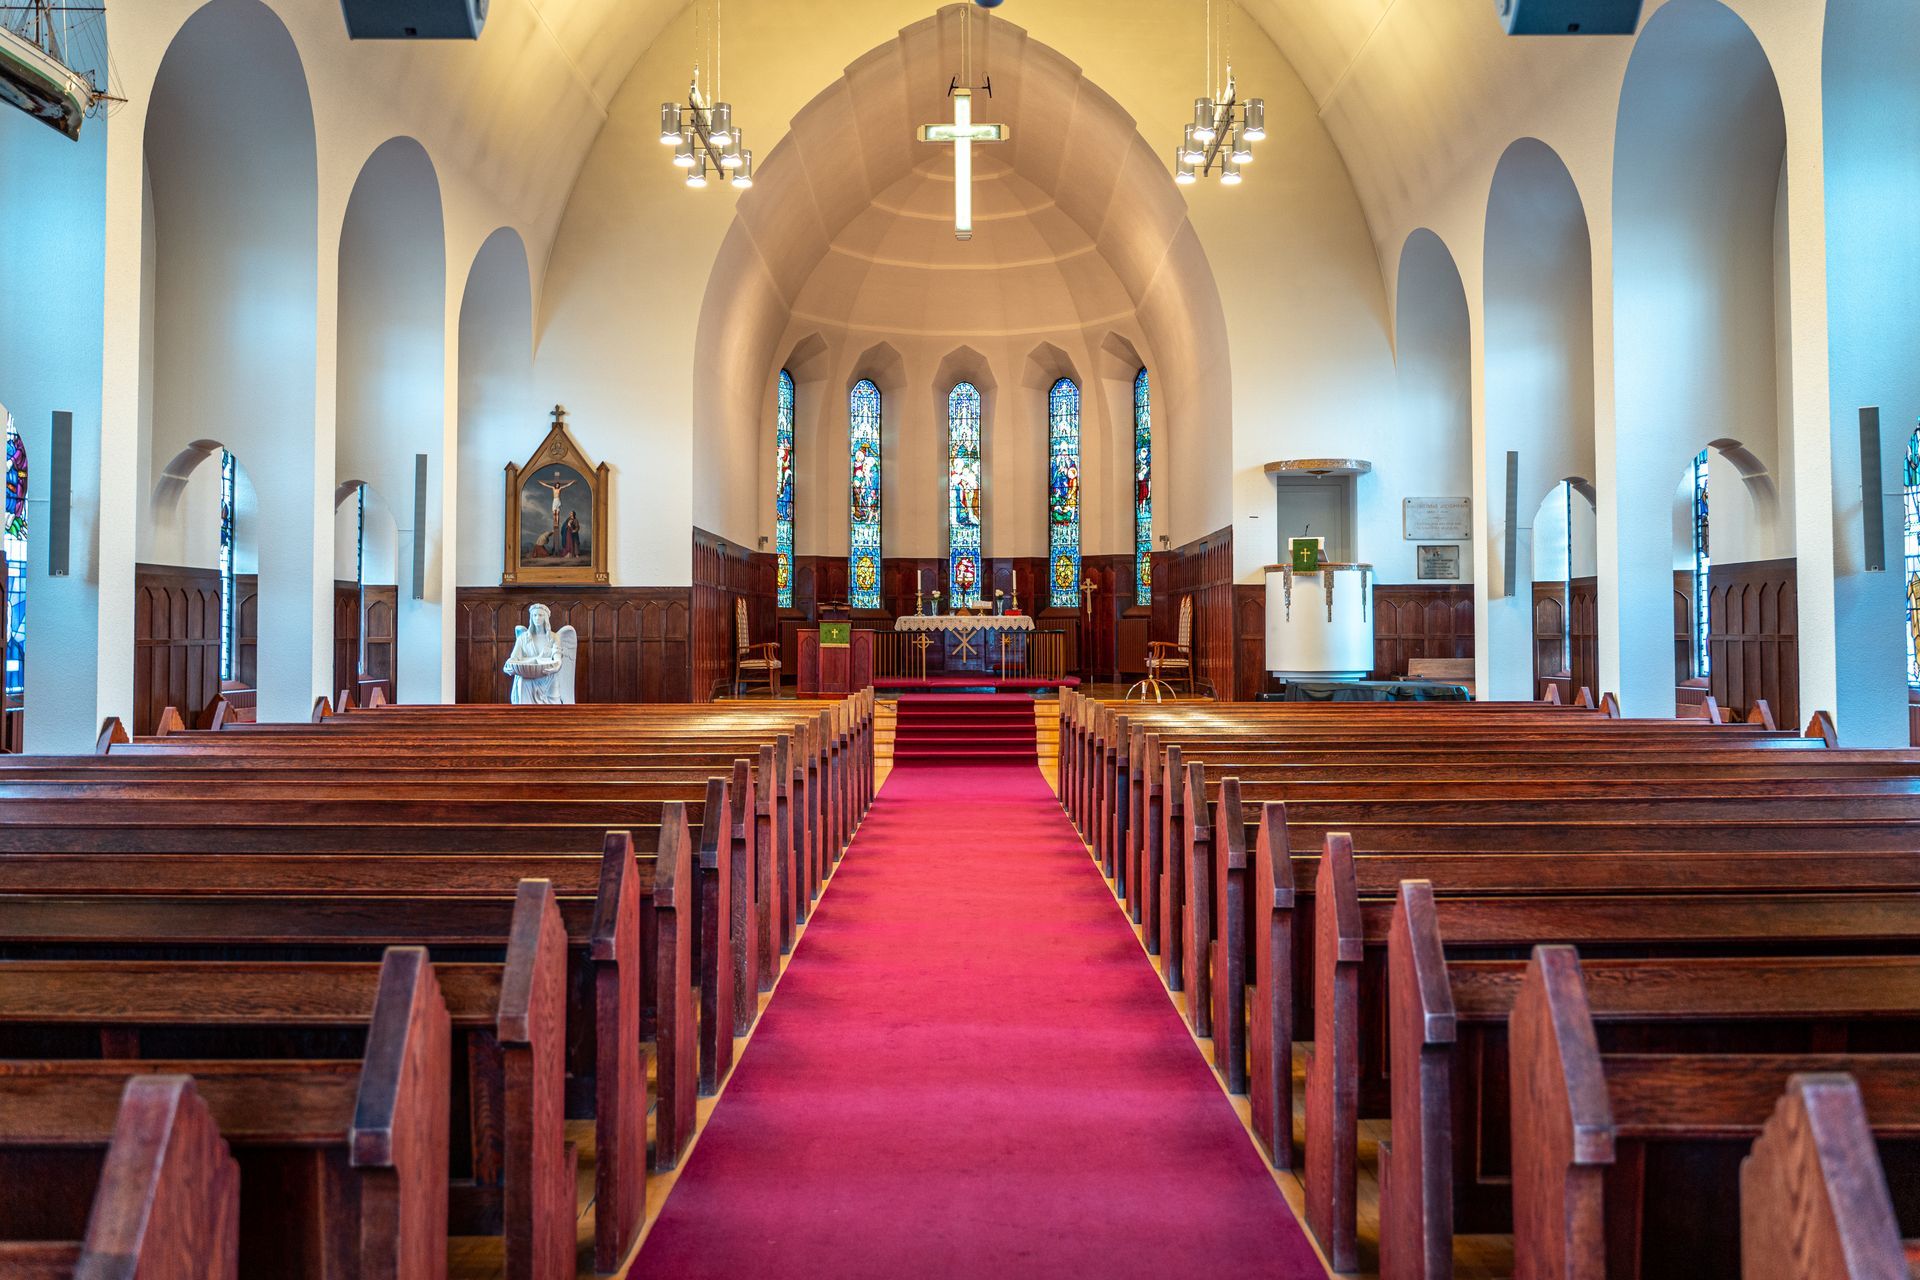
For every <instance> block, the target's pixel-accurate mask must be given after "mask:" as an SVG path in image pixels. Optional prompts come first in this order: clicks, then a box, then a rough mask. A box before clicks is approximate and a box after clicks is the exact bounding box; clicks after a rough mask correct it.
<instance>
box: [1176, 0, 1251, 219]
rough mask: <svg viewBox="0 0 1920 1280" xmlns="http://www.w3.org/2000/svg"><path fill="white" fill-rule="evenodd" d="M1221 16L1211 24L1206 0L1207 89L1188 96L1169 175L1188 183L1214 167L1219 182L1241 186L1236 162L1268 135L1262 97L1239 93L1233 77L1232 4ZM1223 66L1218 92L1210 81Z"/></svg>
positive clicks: (1243, 162)
mask: <svg viewBox="0 0 1920 1280" xmlns="http://www.w3.org/2000/svg"><path fill="white" fill-rule="evenodd" d="M1226 9H1227V16H1226V18H1225V20H1224V21H1223V22H1222V23H1221V24H1219V26H1216V25H1215V24H1214V20H1213V0H1207V57H1206V63H1207V70H1206V77H1207V78H1206V83H1207V85H1208V86H1209V88H1208V91H1207V92H1206V93H1204V94H1202V95H1201V96H1200V97H1198V98H1195V99H1194V100H1193V122H1192V123H1191V124H1189V125H1187V127H1186V128H1185V130H1184V131H1183V132H1182V134H1181V137H1180V145H1179V146H1177V147H1175V148H1174V151H1173V180H1174V181H1175V182H1177V183H1179V184H1180V185H1181V186H1183V187H1190V186H1192V185H1193V184H1194V183H1196V182H1198V181H1200V179H1202V178H1210V177H1213V176H1214V175H1215V173H1216V171H1217V172H1218V175H1219V178H1220V183H1221V185H1222V186H1228V187H1237V186H1239V185H1240V166H1242V165H1247V164H1252V163H1253V144H1254V143H1256V142H1260V141H1262V140H1264V139H1265V138H1266V136H1267V101H1266V99H1265V98H1248V99H1246V100H1245V101H1244V102H1243V101H1241V98H1240V88H1239V85H1238V84H1237V83H1236V82H1235V80H1234V78H1233V6H1232V4H1231V3H1229V4H1228V5H1227V6H1226ZM1216 66H1218V67H1220V68H1221V69H1223V70H1224V73H1225V75H1224V79H1223V80H1222V81H1220V83H1222V84H1224V86H1225V87H1224V88H1222V89H1221V90H1220V91H1219V92H1218V93H1215V92H1214V91H1213V89H1212V88H1211V86H1212V85H1213V84H1215V83H1216V81H1215V67H1216Z"/></svg>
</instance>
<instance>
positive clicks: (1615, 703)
mask: <svg viewBox="0 0 1920 1280" xmlns="http://www.w3.org/2000/svg"><path fill="white" fill-rule="evenodd" d="M1600 714H1601V715H1603V716H1605V717H1607V719H1609V720H1618V719H1619V718H1620V699H1619V698H1617V697H1615V696H1614V695H1613V694H1611V693H1603V694H1601V695H1600Z"/></svg>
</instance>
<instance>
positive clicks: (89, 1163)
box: [0, 947, 449, 1280]
mask: <svg viewBox="0 0 1920 1280" xmlns="http://www.w3.org/2000/svg"><path fill="white" fill-rule="evenodd" d="M383 965H384V972H383V973H382V976H381V982H380V992H379V995H378V997H377V998H376V1001H375V1005H374V1012H373V1018H372V1021H371V1023H370V1025H369V1028H368V1032H367V1050H366V1055H365V1057H364V1059H363V1060H361V1061H332V1062H315V1061H292V1062H287V1061H271V1060H252V1059H235V1060H202V1061H193V1062H127V1061H113V1060H99V1061H68V1062H55V1061H20V1060H10V1061H0V1114H4V1115H5V1116H6V1117H7V1122H6V1124H5V1125H4V1126H0V1168H3V1169H4V1171H5V1174H6V1176H5V1178H4V1179H0V1181H4V1183H5V1185H7V1186H8V1188H9V1192H10V1193H9V1195H7V1196H5V1197H0V1234H4V1235H8V1236H12V1237H14V1238H19V1237H21V1236H23V1235H29V1234H38V1235H41V1236H43V1237H45V1236H48V1235H57V1234H58V1233H60V1228H61V1224H62V1222H63V1221H65V1220H66V1219H67V1215H71V1214H74V1213H75V1212H77V1210H78V1208H79V1206H81V1205H84V1204H86V1203H87V1201H88V1198H89V1194H88V1193H89V1192H90V1191H91V1190H92V1188H93V1187H94V1186H95V1184H96V1183H97V1182H98V1181H99V1174H100V1172H101V1164H100V1161H99V1159H98V1156H97V1154H96V1153H99V1152H101V1151H103V1150H104V1148H105V1147H106V1146H107V1145H108V1143H109V1141H110V1139H111V1135H112V1131H113V1126H114V1124H115V1120H116V1115H117V1112H118V1110H119V1102H120V1098H121V1096H122V1094H123V1092H124V1091H125V1089H126V1084H127V1081H128V1079H129V1078H130V1077H133V1076H139V1075H149V1074H158V1075H192V1076H193V1078H194V1083H195V1087H196V1089H197V1090H198V1092H199V1094H200V1096H201V1097H202V1098H203V1099H204V1100H205V1102H206V1104H207V1109H208V1111H209V1112H210V1113H211V1114H212V1117H213V1119H214V1121H215V1123H217V1124H218V1126H219V1129H220V1133H221V1134H222V1135H223V1136H224V1137H225V1138H226V1140H227V1142H228V1144H229V1145H230V1146H231V1147H232V1149H233V1153H234V1155H235V1157H236V1158H237V1160H238V1162H239V1166H240V1201H239V1203H240V1212H239V1258H240V1271H241V1273H242V1274H245V1275H274V1276H287V1277H297V1278H305V1277H335V1276H339V1277H393V1278H394V1280H416V1278H417V1280H428V1278H429V1277H444V1276H445V1274H446V1267H447V1117H448V1106H449V1100H448V1095H447V1080H448V1071H449V1068H448V1053H449V1027H448V1019H447V1012H446V1006H445V1005H444V1004H443V1003H442V1002H441V999H440V991H439V987H438V985H437V983H436V982H435V981H434V976H433V968H432V966H431V965H430V964H429V963H428V962H427V955H426V952H425V951H424V950H423V949H421V948H418V947H396V948H393V949H392V950H390V951H389V952H388V953H387V957H386V959H385V961H384V962H383ZM48 1228H52V1229H53V1230H52V1231H49V1230H48ZM290 1245H291V1247H290Z"/></svg>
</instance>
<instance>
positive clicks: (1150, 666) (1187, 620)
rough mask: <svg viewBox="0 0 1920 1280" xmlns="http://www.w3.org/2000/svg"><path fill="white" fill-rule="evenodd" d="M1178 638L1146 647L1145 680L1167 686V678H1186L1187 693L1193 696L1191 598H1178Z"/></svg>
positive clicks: (1156, 641) (1156, 642)
mask: <svg viewBox="0 0 1920 1280" xmlns="http://www.w3.org/2000/svg"><path fill="white" fill-rule="evenodd" d="M1179 634H1180V638H1179V639H1178V640H1175V641H1167V640H1155V641H1153V642H1152V643H1151V644H1149V645H1148V646H1147V679H1148V680H1150V681H1153V682H1154V683H1157V684H1167V683H1168V681H1167V677H1168V676H1169V675H1171V676H1172V677H1173V678H1174V679H1176V680H1177V679H1180V678H1181V677H1182V676H1184V677H1185V678H1186V682H1187V693H1188V695H1189V696H1191V695H1192V694H1193V597H1192V596H1182V597H1181V598H1180V633H1179Z"/></svg>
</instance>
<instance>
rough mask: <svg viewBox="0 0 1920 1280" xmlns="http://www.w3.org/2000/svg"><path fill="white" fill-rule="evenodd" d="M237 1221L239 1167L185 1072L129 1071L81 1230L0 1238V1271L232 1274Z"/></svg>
mask: <svg viewBox="0 0 1920 1280" xmlns="http://www.w3.org/2000/svg"><path fill="white" fill-rule="evenodd" d="M5 1158H6V1157H5V1156H0V1160H4V1159H5ZM239 1229H240V1167H239V1165H238V1164H236V1163H235V1162H234V1159H233V1154H232V1152H231V1151H229V1150H228V1148H227V1143H226V1140H225V1139H223V1138H222V1137H221V1136H220V1129H219V1126H218V1125H216V1124H215V1123H214V1120H213V1116H212V1115H211V1113H209V1112H208V1110H207V1104H206V1103H204V1102H202V1101H201V1100H200V1095H199V1093H198V1092H197V1091H196V1090H195V1089H194V1087H193V1080H192V1078H191V1077H188V1076H134V1077H133V1078H132V1079H130V1080H128V1081H127V1084H126V1088H125V1089H124V1090H122V1091H121V1094H120V1105H119V1110H118V1112H116V1113H115V1116H114V1120H113V1128H112V1131H111V1133H110V1135H109V1137H108V1139H107V1151H106V1157H105V1159H104V1160H103V1161H102V1163H101V1166H100V1180H99V1185H98V1186H97V1187H96V1189H95V1190H94V1193H93V1206H92V1208H91V1209H90V1210H89V1211H88V1213H87V1222H86V1230H85V1233H84V1236H81V1237H76V1238H75V1239H73V1240H71V1241H68V1240H0V1276H7V1277H9V1278H10V1280H70V1278H71V1277H75V1276H78V1277H82V1278H83V1280H237V1278H238V1276H239V1274H240V1272H239V1267H240V1253H239V1250H240V1235H239Z"/></svg>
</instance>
